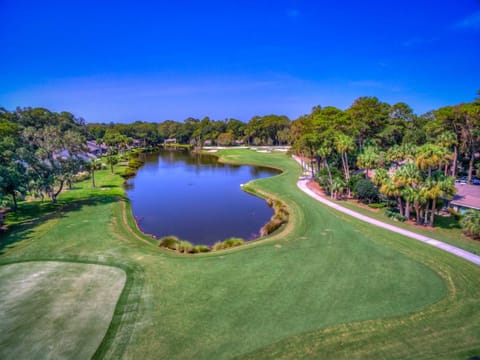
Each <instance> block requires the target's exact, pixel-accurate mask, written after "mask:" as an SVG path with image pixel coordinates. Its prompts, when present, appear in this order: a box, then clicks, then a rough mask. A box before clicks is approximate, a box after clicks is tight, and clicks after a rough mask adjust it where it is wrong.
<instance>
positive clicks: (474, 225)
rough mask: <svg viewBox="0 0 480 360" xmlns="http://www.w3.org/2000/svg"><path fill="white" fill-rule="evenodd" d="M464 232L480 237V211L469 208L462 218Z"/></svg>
mask: <svg viewBox="0 0 480 360" xmlns="http://www.w3.org/2000/svg"><path fill="white" fill-rule="evenodd" d="M460 226H461V227H462V229H463V232H464V233H465V234H466V235H468V236H471V237H473V238H479V237H480V211H478V210H473V209H468V210H467V211H465V214H463V218H462V220H460Z"/></svg>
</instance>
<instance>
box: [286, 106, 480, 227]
mask: <svg viewBox="0 0 480 360" xmlns="http://www.w3.org/2000/svg"><path fill="white" fill-rule="evenodd" d="M291 133H292V137H293V149H294V151H295V152H296V153H298V154H300V155H302V156H303V158H305V159H308V166H309V167H310V170H311V171H312V172H313V173H314V174H315V175H316V178H317V180H318V182H319V183H320V184H321V185H322V187H323V189H324V190H326V192H327V193H328V194H329V195H331V196H332V197H334V198H338V197H340V196H346V197H350V196H351V195H352V194H354V195H356V196H357V197H358V198H360V199H365V200H367V201H373V200H375V201H376V200H378V198H379V197H381V196H383V197H384V198H385V199H392V200H395V201H396V204H397V205H396V208H397V212H394V213H392V216H395V217H396V218H398V219H399V220H407V219H411V218H412V217H414V220H415V221H416V223H418V224H423V225H429V226H433V224H434V217H435V214H436V212H437V210H438V207H439V206H441V205H442V202H443V200H445V199H449V198H451V197H452V196H453V195H454V193H455V186H454V184H455V179H456V177H457V176H458V175H459V173H461V175H464V176H465V178H466V182H468V183H472V181H473V180H474V176H475V175H477V176H478V175H479V173H480V169H479V167H478V165H479V163H478V161H477V160H478V157H479V153H478V151H479V146H480V98H477V99H476V100H474V101H473V102H470V103H463V104H459V105H455V106H446V107H442V108H440V109H437V110H434V111H430V112H428V113H426V114H424V115H421V116H417V115H416V114H414V112H413V110H412V109H411V108H410V107H409V106H408V105H407V104H405V103H397V104H394V105H390V104H387V103H384V102H381V101H380V100H379V99H377V98H376V97H361V98H358V99H356V100H355V102H354V103H353V104H352V106H350V107H349V108H348V109H347V110H345V111H342V110H340V109H337V108H334V107H330V106H328V107H320V106H318V107H315V108H313V110H312V112H311V113H310V114H308V115H305V116H302V117H300V118H299V119H297V120H295V121H293V123H292V127H291Z"/></svg>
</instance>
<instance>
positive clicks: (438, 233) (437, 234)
mask: <svg viewBox="0 0 480 360" xmlns="http://www.w3.org/2000/svg"><path fill="white" fill-rule="evenodd" d="M336 202H337V203H338V204H339V205H342V206H344V207H346V208H349V209H351V210H355V211H357V212H359V213H361V214H364V215H367V216H370V217H372V218H374V219H378V220H380V221H383V222H386V223H389V224H392V225H395V226H398V227H401V228H403V229H407V230H410V231H414V232H416V233H419V234H422V235H425V236H429V237H432V238H434V239H437V240H440V241H443V242H446V243H448V244H451V245H454V246H457V247H459V248H461V249H464V250H467V251H470V252H472V253H474V254H480V241H478V240H473V239H471V238H469V237H467V236H465V235H463V233H462V230H461V228H460V226H459V224H458V222H456V221H455V220H454V219H452V218H448V217H443V216H436V217H435V227H433V228H429V227H423V226H415V225H411V224H407V223H402V222H399V221H394V220H393V219H390V218H388V217H387V216H385V213H384V210H383V209H379V210H378V211H372V210H370V209H366V208H364V207H362V206H360V205H359V204H356V203H355V202H353V201H336Z"/></svg>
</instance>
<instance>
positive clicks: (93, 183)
mask: <svg viewBox="0 0 480 360" xmlns="http://www.w3.org/2000/svg"><path fill="white" fill-rule="evenodd" d="M92 186H93V187H95V170H92Z"/></svg>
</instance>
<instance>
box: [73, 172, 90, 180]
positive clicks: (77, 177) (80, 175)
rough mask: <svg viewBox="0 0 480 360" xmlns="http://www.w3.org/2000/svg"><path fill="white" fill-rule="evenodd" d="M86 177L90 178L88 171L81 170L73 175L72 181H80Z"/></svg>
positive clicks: (86, 178)
mask: <svg viewBox="0 0 480 360" xmlns="http://www.w3.org/2000/svg"><path fill="white" fill-rule="evenodd" d="M88 179H90V173H89V172H88V171H82V172H79V173H78V174H75V175H74V176H73V181H74V182H80V181H84V180H88Z"/></svg>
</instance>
